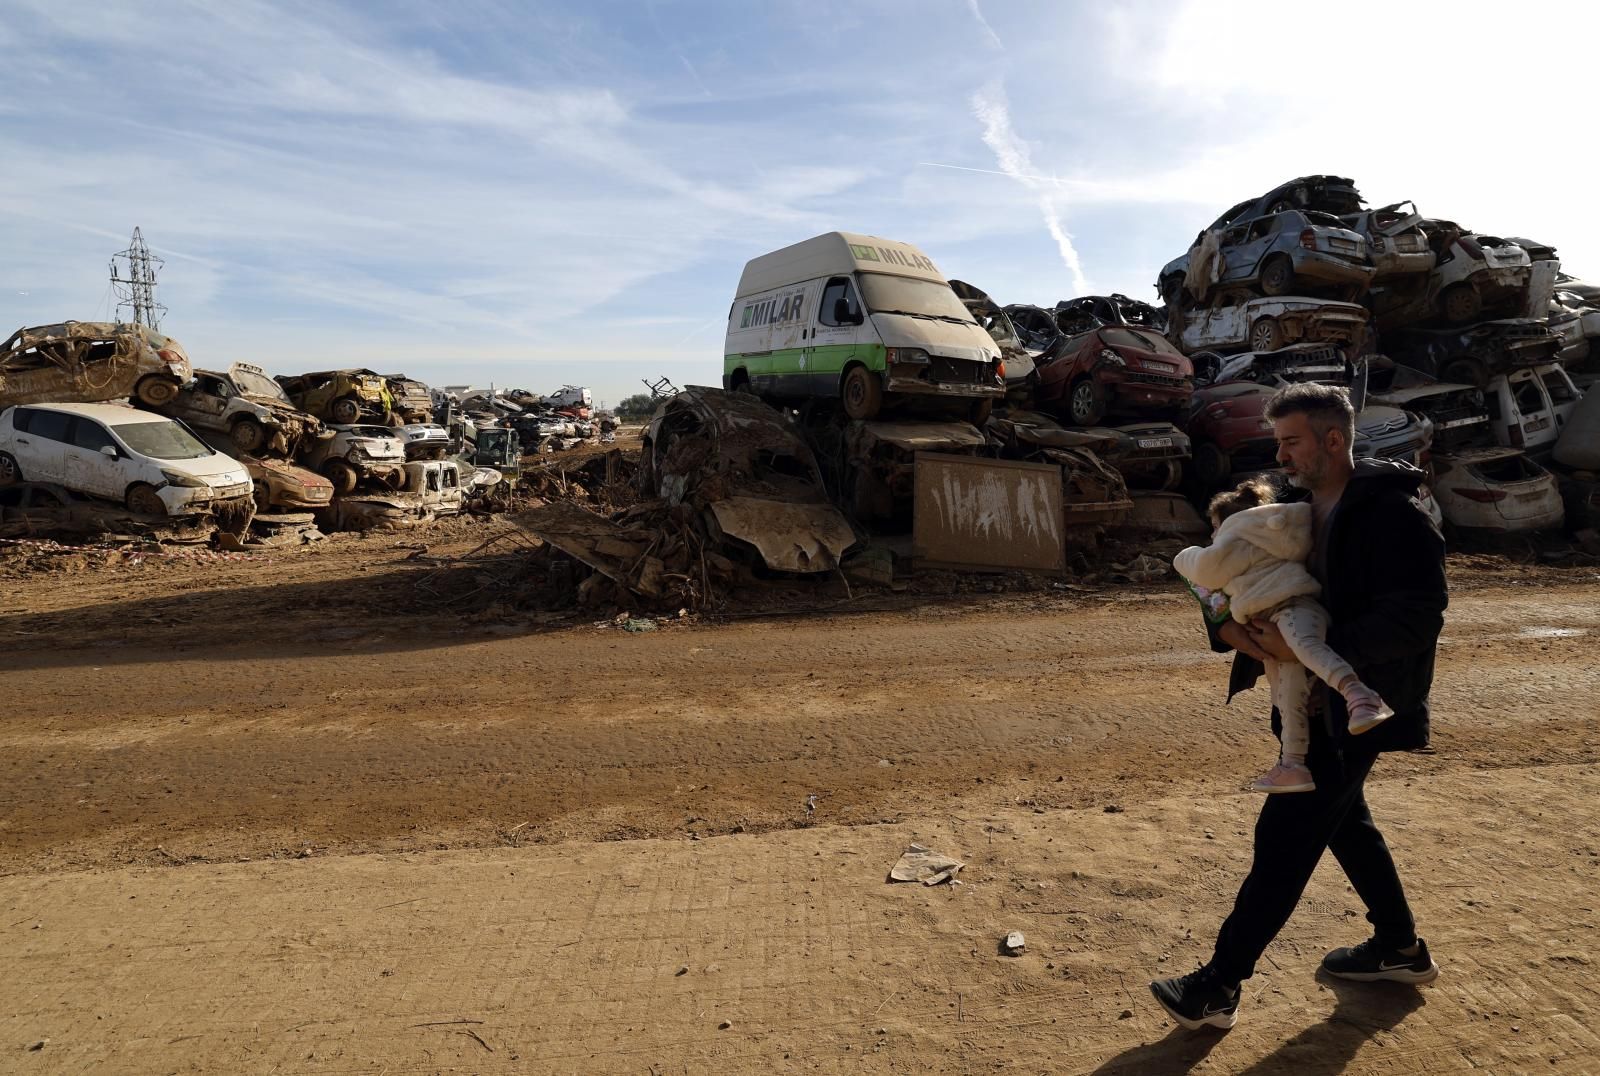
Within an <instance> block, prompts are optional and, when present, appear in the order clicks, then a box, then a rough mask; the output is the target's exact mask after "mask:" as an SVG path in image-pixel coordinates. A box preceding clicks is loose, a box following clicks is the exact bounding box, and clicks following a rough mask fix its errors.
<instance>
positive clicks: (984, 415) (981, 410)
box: [967, 400, 994, 430]
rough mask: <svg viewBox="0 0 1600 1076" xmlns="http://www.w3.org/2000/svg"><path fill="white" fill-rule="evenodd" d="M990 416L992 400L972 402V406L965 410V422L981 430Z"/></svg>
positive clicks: (992, 407) (992, 409)
mask: <svg viewBox="0 0 1600 1076" xmlns="http://www.w3.org/2000/svg"><path fill="white" fill-rule="evenodd" d="M992 414H994V401H993V400H973V401H972V406H971V407H969V408H967V421H968V422H970V423H972V424H973V425H974V426H976V427H978V429H980V430H981V429H983V427H984V426H985V424H987V423H988V421H989V416H990V415H992Z"/></svg>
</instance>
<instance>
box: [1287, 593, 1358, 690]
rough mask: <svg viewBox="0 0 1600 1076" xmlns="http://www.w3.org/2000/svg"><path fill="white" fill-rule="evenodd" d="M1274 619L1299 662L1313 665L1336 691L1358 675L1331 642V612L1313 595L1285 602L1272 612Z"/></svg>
mask: <svg viewBox="0 0 1600 1076" xmlns="http://www.w3.org/2000/svg"><path fill="white" fill-rule="evenodd" d="M1272 622H1273V623H1274V624H1276V625H1278V630H1279V631H1281V632H1282V633H1283V641H1284V642H1285V643H1288V644H1289V649H1290V650H1293V651H1294V655H1295V657H1297V658H1299V659H1300V664H1301V665H1303V666H1304V667H1305V668H1307V669H1310V670H1311V671H1312V672H1313V673H1315V674H1316V675H1317V678H1318V679H1320V680H1321V681H1322V682H1323V683H1324V684H1327V685H1328V686H1329V687H1331V688H1333V689H1334V690H1335V691H1342V690H1343V688H1342V686H1341V685H1343V684H1344V683H1345V681H1347V680H1354V679H1355V678H1356V671H1355V669H1354V668H1352V667H1351V665H1350V663H1349V662H1348V661H1346V660H1345V659H1344V658H1342V657H1340V656H1339V654H1338V652H1337V651H1335V650H1334V649H1333V647H1331V646H1329V645H1328V612H1327V610H1325V609H1323V608H1322V606H1321V604H1319V603H1318V602H1316V601H1314V600H1313V599H1311V598H1296V599H1294V600H1293V601H1289V602H1285V603H1284V604H1283V606H1282V607H1280V608H1279V609H1278V610H1277V611H1275V612H1274V613H1273V614H1272Z"/></svg>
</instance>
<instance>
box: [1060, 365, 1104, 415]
mask: <svg viewBox="0 0 1600 1076" xmlns="http://www.w3.org/2000/svg"><path fill="white" fill-rule="evenodd" d="M1067 414H1068V415H1070V416H1071V418H1072V424H1073V425H1074V426H1097V425H1099V424H1100V420H1101V419H1103V418H1105V417H1106V408H1105V401H1104V400H1102V399H1101V395H1100V386H1098V385H1096V384H1095V383H1094V378H1092V377H1080V378H1078V380H1076V381H1074V382H1073V383H1072V389H1071V391H1070V392H1069V393H1068V395H1067Z"/></svg>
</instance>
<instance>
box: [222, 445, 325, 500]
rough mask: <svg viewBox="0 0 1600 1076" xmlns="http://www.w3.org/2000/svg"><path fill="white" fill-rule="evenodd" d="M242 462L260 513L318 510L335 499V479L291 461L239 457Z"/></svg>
mask: <svg viewBox="0 0 1600 1076" xmlns="http://www.w3.org/2000/svg"><path fill="white" fill-rule="evenodd" d="M239 462H240V463H242V464H244V469H245V470H246V471H249V472H250V487H251V495H252V496H253V497H254V498H255V502H256V510H257V511H258V512H271V511H273V510H274V509H280V510H285V511H290V512H307V511H315V510H316V509H319V508H326V507H328V505H329V503H330V502H332V500H333V483H332V482H330V481H328V480H327V479H326V478H324V477H322V476H321V475H319V474H317V473H316V472H315V471H312V470H309V469H307V468H305V467H301V466H298V465H297V464H293V463H290V462H289V461H288V460H275V459H266V458H263V457H260V456H240V457H239Z"/></svg>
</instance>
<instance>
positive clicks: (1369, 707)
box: [1344, 684, 1394, 736]
mask: <svg viewBox="0 0 1600 1076" xmlns="http://www.w3.org/2000/svg"><path fill="white" fill-rule="evenodd" d="M1344 701H1345V708H1346V709H1348V710H1349V711H1350V725H1349V729H1350V735H1352V736H1360V735H1361V734H1362V733H1363V732H1366V731H1368V730H1369V729H1372V728H1376V727H1377V726H1378V725H1381V724H1382V723H1383V722H1385V721H1387V720H1389V719H1390V718H1391V717H1393V716H1394V711H1393V710H1391V709H1390V708H1389V706H1388V705H1387V704H1386V703H1385V702H1384V701H1383V697H1382V696H1381V695H1379V694H1378V693H1377V692H1376V691H1374V690H1372V689H1371V688H1370V687H1368V686H1367V685H1365V684H1357V685H1356V686H1355V687H1353V688H1351V689H1350V691H1349V693H1348V694H1346V695H1345V697H1344Z"/></svg>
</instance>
